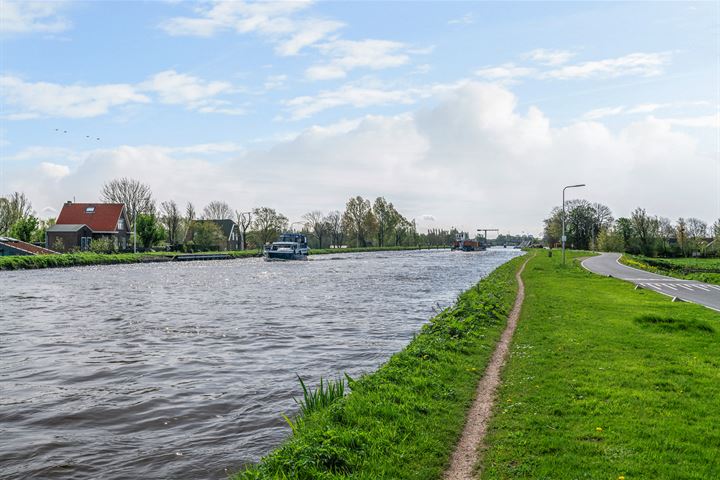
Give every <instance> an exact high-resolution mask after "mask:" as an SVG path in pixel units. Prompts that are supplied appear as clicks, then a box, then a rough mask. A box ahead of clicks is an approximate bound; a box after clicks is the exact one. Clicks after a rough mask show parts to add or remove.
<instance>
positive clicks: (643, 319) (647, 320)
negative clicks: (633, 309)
mask: <svg viewBox="0 0 720 480" xmlns="http://www.w3.org/2000/svg"><path fill="white" fill-rule="evenodd" d="M634 321H635V323H637V324H638V325H643V326H646V325H647V326H653V327H656V328H657V329H658V330H659V331H665V332H677V331H693V330H696V331H699V332H703V333H715V329H714V328H713V327H712V325H710V324H709V323H707V322H704V321H702V320H697V319H695V318H672V317H662V316H660V315H653V314H647V315H640V316H639V317H635V320H634Z"/></svg>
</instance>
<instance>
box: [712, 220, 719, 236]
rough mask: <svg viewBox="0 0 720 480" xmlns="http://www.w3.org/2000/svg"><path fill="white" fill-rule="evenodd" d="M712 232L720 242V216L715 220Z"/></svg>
mask: <svg viewBox="0 0 720 480" xmlns="http://www.w3.org/2000/svg"><path fill="white" fill-rule="evenodd" d="M711 228H712V234H713V237H715V239H717V241H718V242H720V218H718V219H717V220H715V222H713V224H712V227H711Z"/></svg>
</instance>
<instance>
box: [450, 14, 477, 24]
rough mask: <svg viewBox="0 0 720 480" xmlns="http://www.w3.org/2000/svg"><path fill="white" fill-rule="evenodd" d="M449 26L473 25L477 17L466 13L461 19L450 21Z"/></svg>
mask: <svg viewBox="0 0 720 480" xmlns="http://www.w3.org/2000/svg"><path fill="white" fill-rule="evenodd" d="M447 23H448V25H472V24H473V23H475V17H474V16H473V14H472V13H466V14H465V15H463V16H462V17H460V18H453V19H451V20H448V22H447Z"/></svg>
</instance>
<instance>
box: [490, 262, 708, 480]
mask: <svg viewBox="0 0 720 480" xmlns="http://www.w3.org/2000/svg"><path fill="white" fill-rule="evenodd" d="M568 255H569V258H570V259H572V260H574V259H575V258H577V257H579V256H583V255H587V253H585V252H569V254H568ZM523 280H524V282H525V289H526V291H525V303H524V305H523V310H522V313H521V320H520V322H519V324H518V327H517V330H516V332H515V336H514V339H513V344H512V348H511V353H510V360H509V361H508V363H507V366H506V368H505V370H503V382H502V384H501V386H500V389H499V394H498V401H497V403H496V407H495V410H494V412H493V417H492V418H491V421H490V426H489V429H488V433H487V437H486V444H487V448H486V450H485V452H484V456H483V461H482V475H481V478H483V479H497V478H513V479H537V478H606V479H620V478H624V479H626V480H631V479H641V478H642V479H644V478H653V479H668V480H669V479H677V478H686V479H708V480H709V479H715V478H719V476H720V458H719V457H718V456H717V451H718V449H719V448H720V433H719V432H718V430H717V425H716V424H717V418H720V403H718V402H717V398H719V397H720V361H719V360H718V359H719V358H720V314H718V313H717V312H715V311H712V310H709V309H707V308H704V307H701V306H699V305H694V304H690V303H672V302H669V301H668V299H667V297H665V296H662V295H660V294H658V293H656V292H653V291H650V290H644V289H641V290H635V289H634V286H633V285H632V284H630V283H628V282H625V281H621V280H618V279H615V278H608V277H603V276H600V275H596V274H593V273H590V272H588V271H585V270H584V269H582V268H581V267H580V266H579V265H577V264H576V262H574V261H571V262H568V265H567V266H565V267H563V266H562V265H561V264H560V261H559V260H558V259H557V258H547V257H544V256H538V257H536V258H535V259H534V260H533V261H532V262H530V263H529V264H528V266H527V268H526V270H525V273H524V275H523Z"/></svg>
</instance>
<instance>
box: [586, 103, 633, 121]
mask: <svg viewBox="0 0 720 480" xmlns="http://www.w3.org/2000/svg"><path fill="white" fill-rule="evenodd" d="M624 112H625V107H622V106H621V107H603V108H596V109H594V110H590V111H589V112H586V113H585V114H584V115H583V118H584V119H585V120H598V119H600V118H605V117H613V116H615V115H620V114H621V113H624Z"/></svg>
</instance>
